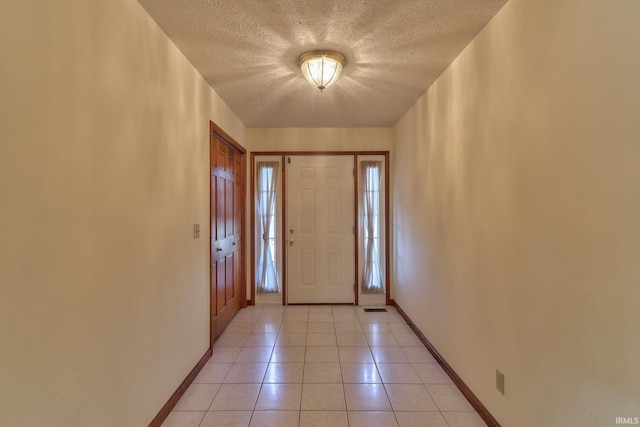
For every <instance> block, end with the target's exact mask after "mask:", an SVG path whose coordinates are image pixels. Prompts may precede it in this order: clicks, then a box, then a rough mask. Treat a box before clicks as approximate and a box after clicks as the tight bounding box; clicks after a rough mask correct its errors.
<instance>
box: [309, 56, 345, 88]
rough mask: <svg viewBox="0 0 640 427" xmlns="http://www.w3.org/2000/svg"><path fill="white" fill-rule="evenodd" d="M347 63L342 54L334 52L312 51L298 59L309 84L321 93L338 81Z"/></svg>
mask: <svg viewBox="0 0 640 427" xmlns="http://www.w3.org/2000/svg"><path fill="white" fill-rule="evenodd" d="M346 62H347V61H346V60H345V59H344V56H343V55H342V54H341V53H340V52H336V51H333V50H312V51H311V52H306V53H303V54H302V55H300V57H299V58H298V66H299V67H300V68H301V69H302V74H304V77H305V78H306V79H307V81H308V82H309V83H311V84H312V85H313V86H315V87H317V88H318V89H320V92H322V91H323V89H325V88H328V87H329V86H331V85H332V84H334V83H335V81H336V80H338V77H340V72H341V71H342V68H343V67H344V65H345V64H346Z"/></svg>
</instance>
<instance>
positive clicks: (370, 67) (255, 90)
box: [139, 0, 506, 127]
mask: <svg viewBox="0 0 640 427" xmlns="http://www.w3.org/2000/svg"><path fill="white" fill-rule="evenodd" d="M139 2H140V3H141V4H142V6H143V7H144V8H145V9H146V10H147V11H148V13H149V14H150V15H151V16H152V17H153V19H154V20H155V21H156V22H157V23H158V24H159V25H160V27H161V28H162V29H163V31H164V32H165V33H166V34H167V35H168V36H169V37H170V38H171V40H172V41H173V42H174V43H175V44H176V45H177V46H178V48H179V49H180V50H181V51H182V52H183V53H184V55H185V56H186V57H187V58H188V59H189V60H190V61H191V63H192V64H193V65H194V66H195V68H196V69H197V70H198V71H199V72H200V73H201V74H202V76H203V77H204V78H205V79H206V80H207V82H209V84H210V85H211V87H213V89H214V90H215V91H216V92H217V93H218V95H220V97H222V99H223V100H224V101H225V102H226V103H227V104H228V105H229V107H230V108H231V109H232V110H233V112H234V113H235V114H236V115H237V116H238V117H239V118H240V119H241V120H242V121H243V122H244V124H245V125H246V126H248V127H364V126H392V125H394V124H395V123H396V122H397V121H398V120H399V119H400V118H401V117H402V116H403V115H404V113H405V112H406V111H407V110H408V109H409V108H410V107H411V106H412V105H413V104H414V103H415V101H416V100H417V99H418V98H419V97H420V96H421V95H422V94H423V93H424V92H425V90H426V89H427V88H428V87H429V86H430V85H431V83H433V81H434V80H435V79H436V78H437V77H438V76H439V75H440V74H441V73H442V72H443V71H444V70H445V69H446V68H447V66H448V65H449V64H450V63H451V62H452V61H453V60H454V59H455V57H456V56H458V54H459V53H460V52H461V51H462V50H463V49H464V47H465V46H466V45H467V44H468V43H469V42H470V41H471V40H472V39H473V37H474V36H475V35H476V34H477V33H478V32H479V31H480V30H481V29H482V28H483V27H484V26H485V25H486V24H487V23H488V22H489V20H490V19H491V18H492V17H493V16H494V15H495V14H496V13H497V12H498V10H500V8H501V7H502V6H503V5H504V4H505V3H506V0H393V1H388V0H316V1H306V0H263V1H260V0H139ZM315 49H334V50H338V51H340V52H341V53H342V54H344V55H345V57H346V58H347V65H346V67H345V68H344V70H343V73H342V76H341V77H340V79H339V80H338V81H337V82H336V83H335V84H334V85H333V86H331V87H330V88H328V89H326V90H325V91H324V92H322V93H321V92H320V91H319V90H318V89H316V88H313V87H312V86H310V85H309V83H307V81H306V80H305V79H304V77H303V76H302V73H301V71H300V69H299V68H298V67H297V65H296V61H297V58H298V56H299V55H300V54H302V53H303V52H306V51H308V50H315Z"/></svg>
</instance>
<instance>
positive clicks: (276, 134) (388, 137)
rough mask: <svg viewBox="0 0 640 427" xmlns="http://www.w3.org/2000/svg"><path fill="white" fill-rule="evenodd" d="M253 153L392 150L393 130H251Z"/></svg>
mask: <svg viewBox="0 0 640 427" xmlns="http://www.w3.org/2000/svg"><path fill="white" fill-rule="evenodd" d="M246 134H247V145H248V148H249V149H250V150H251V151H391V149H392V148H393V128H248V129H247V131H246Z"/></svg>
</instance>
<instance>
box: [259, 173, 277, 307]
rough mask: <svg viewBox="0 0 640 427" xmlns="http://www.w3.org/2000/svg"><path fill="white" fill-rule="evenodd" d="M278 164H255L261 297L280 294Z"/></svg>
mask: <svg viewBox="0 0 640 427" xmlns="http://www.w3.org/2000/svg"><path fill="white" fill-rule="evenodd" d="M279 169H280V163H279V162H277V161H274V162H270V161H264V162H263V161H260V162H256V172H257V190H258V192H257V194H256V198H257V200H256V202H257V203H256V210H257V218H258V220H259V221H258V222H259V223H258V224H257V226H258V234H257V235H258V248H257V249H258V251H257V253H258V258H257V267H258V268H257V269H256V281H257V283H256V291H257V292H258V293H261V294H271V293H278V292H280V289H279V285H278V274H277V271H276V265H275V255H276V248H275V240H276V235H275V234H276V224H275V219H276V191H277V188H278V187H277V185H278V175H279V174H278V171H279Z"/></svg>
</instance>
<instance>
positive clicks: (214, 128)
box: [207, 121, 247, 348]
mask: <svg viewBox="0 0 640 427" xmlns="http://www.w3.org/2000/svg"><path fill="white" fill-rule="evenodd" d="M215 138H218V139H220V140H222V141H223V142H224V143H225V144H227V145H229V146H230V147H231V148H233V149H234V150H236V152H237V153H238V154H239V155H240V173H239V177H240V180H241V182H240V194H239V197H240V250H239V254H240V295H239V296H238V298H239V307H240V308H246V306H247V279H246V265H247V264H246V255H245V252H246V246H245V242H246V194H247V192H246V191H247V188H246V173H247V172H246V171H247V159H246V154H247V150H246V149H245V148H244V147H243V146H242V145H240V144H239V143H238V142H237V141H236V140H234V139H233V138H232V137H231V136H230V135H229V134H228V133H226V132H225V131H224V130H223V129H222V128H221V127H220V126H218V125H216V124H215V123H214V122H213V121H209V224H210V225H211V221H212V219H213V214H214V212H212V211H211V190H212V187H211V170H212V168H213V167H214V166H215V164H214V157H213V155H212V153H211V146H212V144H213V143H214V141H213V140H214V139H215ZM216 155H217V153H216ZM212 238H213V230H212V228H211V226H209V242H208V245H207V246H208V247H209V260H208V263H209V283H208V288H209V291H210V292H211V280H212V279H213V277H212V273H213V272H212V268H211V260H212V259H213V253H212V251H211V239H212ZM212 301H213V298H212V296H211V295H209V320H208V323H209V328H210V330H209V338H210V346H211V348H212V347H213V340H214V338H213V334H214V331H213V328H214V325H213V315H214V312H215V310H216V308H215V307H213V306H212Z"/></svg>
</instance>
